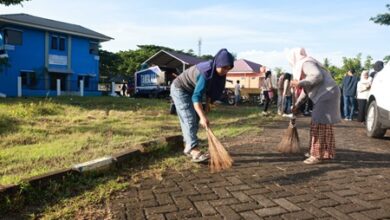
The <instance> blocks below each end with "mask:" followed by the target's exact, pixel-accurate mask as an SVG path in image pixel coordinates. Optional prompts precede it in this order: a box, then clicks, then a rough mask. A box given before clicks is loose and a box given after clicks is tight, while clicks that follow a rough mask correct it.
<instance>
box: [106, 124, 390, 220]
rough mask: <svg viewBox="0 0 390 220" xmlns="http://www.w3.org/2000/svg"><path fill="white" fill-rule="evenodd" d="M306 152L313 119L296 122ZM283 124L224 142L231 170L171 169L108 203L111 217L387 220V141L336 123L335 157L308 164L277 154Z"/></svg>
mask: <svg viewBox="0 0 390 220" xmlns="http://www.w3.org/2000/svg"><path fill="white" fill-rule="evenodd" d="M297 123H298V132H299V135H300V138H301V146H302V148H303V149H307V146H308V143H309V142H308V138H309V130H308V129H309V123H310V118H307V117H302V118H299V119H298V121H297ZM287 125H288V122H287V121H278V122H259V126H261V127H263V128H264V130H263V132H261V134H258V135H249V136H248V135H244V136H240V137H238V138H234V139H227V140H223V142H224V144H225V145H226V146H227V147H228V148H229V151H230V152H231V154H232V156H233V159H234V160H235V163H234V166H233V167H232V168H231V169H230V170H228V171H224V172H221V173H217V174H211V173H210V172H209V171H208V169H207V166H204V167H203V168H201V169H200V170H198V171H196V172H195V171H191V170H188V171H184V172H180V173H178V172H175V171H168V172H166V173H165V174H164V176H163V179H162V180H157V179H144V180H143V181H142V184H141V185H140V186H139V187H132V188H129V189H127V190H125V191H123V192H121V193H120V194H117V195H115V196H114V197H113V198H112V199H111V200H110V201H108V207H109V210H110V213H111V217H112V218H114V219H129V220H130V219H131V220H134V219H183V218H185V219H251V220H252V219H318V218H321V219H390V137H389V133H387V136H386V138H385V139H380V140H379V139H370V138H368V137H366V135H365V130H364V127H363V126H362V125H361V124H360V123H358V122H353V121H352V122H344V121H343V122H341V123H340V124H338V125H337V126H336V129H335V133H336V148H337V151H336V159H335V160H334V161H333V162H330V163H323V164H317V165H305V164H303V163H302V161H303V159H304V158H303V156H300V155H299V156H292V155H283V154H280V153H278V152H276V150H275V146H276V145H277V144H278V143H279V141H280V138H281V135H282V134H283V132H284V130H285V129H286V127H287Z"/></svg>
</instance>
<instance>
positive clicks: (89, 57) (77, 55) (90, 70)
mask: <svg viewBox="0 0 390 220" xmlns="http://www.w3.org/2000/svg"><path fill="white" fill-rule="evenodd" d="M6 27H7V28H14V29H17V30H21V31H23V34H22V38H23V43H22V45H12V46H11V50H9V49H8V50H7V53H8V57H9V63H10V66H9V67H3V68H2V69H3V71H2V72H0V93H5V94H6V95H7V96H17V77H18V76H19V75H20V71H21V70H30V71H35V72H36V76H37V78H38V79H43V78H44V77H45V76H44V70H45V31H44V30H37V29H30V28H26V27H20V26H11V25H6ZM0 28H1V27H0ZM52 35H56V36H58V37H65V50H64V51H60V50H53V49H51V36H52ZM90 41H94V40H91V39H87V38H82V37H77V36H71V47H72V48H71V50H72V52H71V58H72V59H71V62H70V64H71V66H70V69H71V70H72V71H73V74H70V75H69V77H68V79H69V80H70V85H71V86H70V91H72V92H77V91H79V88H78V83H77V80H78V76H79V74H90V75H95V77H90V83H89V85H90V86H89V88H86V90H87V89H89V90H92V91H91V92H85V95H100V93H99V92H97V82H98V79H99V60H98V56H97V55H94V54H90V53H89V43H90ZM12 47H13V49H12ZM68 50H69V45H68V35H65V34H61V33H51V32H49V51H48V52H49V55H50V54H51V55H60V56H68ZM68 65H69V63H68ZM48 67H49V69H50V68H55V69H64V70H66V69H68V66H67V65H49V66H48ZM37 85H38V87H39V90H30V89H28V88H23V92H22V93H23V96H45V95H47V94H49V95H55V92H53V91H51V92H50V91H46V90H45V83H44V81H43V80H42V81H40V82H38V84H37Z"/></svg>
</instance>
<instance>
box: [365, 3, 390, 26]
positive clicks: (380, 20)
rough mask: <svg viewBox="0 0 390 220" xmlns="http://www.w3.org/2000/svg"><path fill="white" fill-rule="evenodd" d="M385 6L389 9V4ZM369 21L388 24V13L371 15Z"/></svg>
mask: <svg viewBox="0 0 390 220" xmlns="http://www.w3.org/2000/svg"><path fill="white" fill-rule="evenodd" d="M386 7H387V9H388V10H389V11H390V4H387V5H386ZM370 21H373V22H375V23H377V24H380V25H390V13H384V14H378V15H377V16H375V17H371V18H370Z"/></svg>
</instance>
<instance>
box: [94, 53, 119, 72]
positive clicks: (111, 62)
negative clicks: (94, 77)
mask: <svg viewBox="0 0 390 220" xmlns="http://www.w3.org/2000/svg"><path fill="white" fill-rule="evenodd" d="M99 57H100V62H99V65H100V66H99V72H100V76H108V77H110V76H112V75H115V74H117V73H118V70H117V67H118V65H119V64H120V63H121V62H122V60H121V57H119V55H118V54H116V53H111V52H109V51H105V50H99Z"/></svg>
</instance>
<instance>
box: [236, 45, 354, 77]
mask: <svg viewBox="0 0 390 220" xmlns="http://www.w3.org/2000/svg"><path fill="white" fill-rule="evenodd" d="M290 49H291V48H284V49H282V50H270V51H263V50H248V51H242V52H239V53H237V58H238V59H247V60H250V61H253V62H256V63H259V64H262V65H265V66H267V67H268V68H271V69H274V68H275V67H280V68H282V69H283V70H284V71H287V72H291V71H292V70H291V67H290V66H289V64H288V61H287V54H288V51H289V50H290ZM307 53H308V54H309V55H310V56H312V57H314V58H315V59H317V60H318V61H320V62H321V63H322V62H323V61H324V59H325V58H328V59H329V61H330V63H331V64H332V65H336V66H341V65H342V57H343V56H346V55H345V54H343V52H341V51H324V52H316V51H312V50H311V49H310V48H309V49H307Z"/></svg>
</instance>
